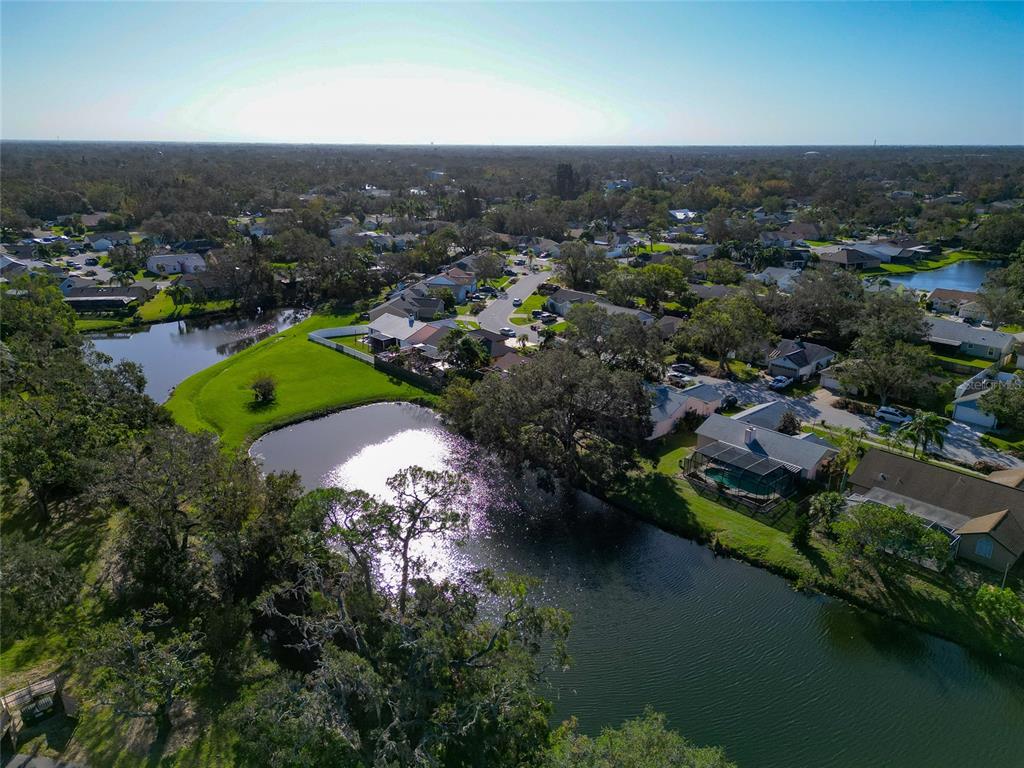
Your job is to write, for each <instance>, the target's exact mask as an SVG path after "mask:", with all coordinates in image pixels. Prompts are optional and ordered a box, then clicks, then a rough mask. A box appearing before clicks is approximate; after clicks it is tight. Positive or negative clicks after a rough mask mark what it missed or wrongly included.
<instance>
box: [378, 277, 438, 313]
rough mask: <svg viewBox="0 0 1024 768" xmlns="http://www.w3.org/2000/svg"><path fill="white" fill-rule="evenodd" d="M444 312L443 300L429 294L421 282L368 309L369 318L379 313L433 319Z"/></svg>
mask: <svg viewBox="0 0 1024 768" xmlns="http://www.w3.org/2000/svg"><path fill="white" fill-rule="evenodd" d="M444 313H445V308H444V302H443V301H441V299H439V298H437V297H436V296H431V295H430V294H429V293H428V292H427V290H426V289H425V288H424V287H423V286H422V284H419V285H414V286H412V287H410V288H406V289H404V290H401V291H398V292H397V293H395V294H394V295H393V296H391V298H389V299H388V300H387V301H385V302H384V303H383V304H378V305H377V306H376V307H374V308H373V309H371V310H370V311H369V313H368V314H369V316H370V320H376V319H377V318H378V317H380V316H381V315H396V316H398V317H407V316H408V315H410V314H412V315H413V316H414V317H415V318H416V319H417V320H433V319H434V318H435V317H437V316H438V315H443V314H444Z"/></svg>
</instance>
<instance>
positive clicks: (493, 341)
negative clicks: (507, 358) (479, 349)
mask: <svg viewBox="0 0 1024 768" xmlns="http://www.w3.org/2000/svg"><path fill="white" fill-rule="evenodd" d="M466 335H467V336H471V337H472V338H474V339H476V340H477V341H479V342H480V343H481V344H483V345H484V349H486V350H487V354H488V355H490V356H491V357H501V356H502V355H506V354H508V352H509V348H508V344H506V343H505V342H507V341H508V337H507V336H502V335H501V334H500V333H495V332H494V331H488V330H487V329H486V328H474V329H473V330H471V331H468V332H467V333H466Z"/></svg>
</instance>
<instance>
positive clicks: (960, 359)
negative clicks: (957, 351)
mask: <svg viewBox="0 0 1024 768" xmlns="http://www.w3.org/2000/svg"><path fill="white" fill-rule="evenodd" d="M932 357H933V358H935V359H936V360H938V361H939V362H940V363H941V362H947V363H953V364H954V365H967V366H970V367H972V368H980V369H982V370H984V369H985V368H988V367H989V366H991V365H994V364H995V361H994V360H986V359H985V358H982V357H968V356H967V355H939V354H936V353H935V352H932Z"/></svg>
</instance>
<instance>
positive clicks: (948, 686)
mask: <svg viewBox="0 0 1024 768" xmlns="http://www.w3.org/2000/svg"><path fill="white" fill-rule="evenodd" d="M252 453H253V454H254V455H255V456H257V457H259V458H260V459H261V460H262V461H263V464H264V468H265V469H266V470H268V471H277V470H290V469H295V470H298V471H299V472H300V474H301V475H302V477H303V480H304V482H305V483H306V485H307V486H308V487H315V486H317V485H322V484H329V485H342V486H347V487H356V488H361V489H363V490H366V491H369V492H371V493H377V494H381V493H382V492H383V491H384V488H385V487H384V481H385V480H386V478H387V477H388V476H389V475H391V474H393V473H394V472H395V471H397V470H399V469H401V468H403V467H406V466H409V465H412V464H420V465H422V466H425V467H427V468H430V469H441V468H453V469H458V470H460V471H467V472H469V473H470V476H471V478H472V483H473V487H474V498H475V499H476V501H475V502H474V503H473V504H472V506H471V509H470V512H471V519H472V523H471V532H470V535H469V537H468V540H467V541H466V542H465V543H464V544H463V545H462V546H456V545H454V544H451V543H447V542H441V543H438V544H436V545H435V546H434V547H433V548H432V550H431V551H432V552H433V554H434V556H435V561H436V562H435V566H434V567H435V571H436V572H437V573H444V572H453V571H459V570H463V569H469V568H475V567H489V568H492V569H494V570H496V571H499V572H508V571H513V572H517V573H522V574H526V575H529V576H533V577H535V578H537V579H538V580H539V582H540V587H539V590H538V595H539V599H540V600H542V601H545V602H547V603H549V604H553V605H557V606H559V607H562V608H565V609H567V610H569V611H571V612H572V614H573V616H574V625H573V630H572V633H571V635H570V643H569V645H570V652H571V653H572V655H573V658H574V664H573V666H572V668H571V669H570V670H569V671H568V672H566V673H559V674H556V675H554V676H552V677H551V678H550V690H548V691H547V695H548V696H549V697H550V698H551V699H552V700H553V701H554V702H555V705H556V716H557V718H558V719H559V720H561V719H564V718H566V717H568V716H569V715H576V716H577V717H578V718H579V720H580V723H581V727H582V728H583V729H584V730H585V731H588V732H596V731H597V730H599V729H600V728H601V727H602V726H604V725H615V724H618V723H620V722H621V721H622V720H623V719H625V718H629V717H633V716H636V715H638V714H640V713H641V712H642V711H643V709H644V707H645V706H648V705H650V706H652V707H654V708H655V709H657V710H660V711H662V712H665V713H666V715H667V716H668V718H669V721H670V723H671V725H672V727H674V728H677V729H679V730H680V731H681V732H683V733H684V734H686V735H687V736H688V737H689V738H691V739H693V740H695V741H697V742H698V743H707V744H720V745H722V746H724V747H725V748H726V749H727V751H728V754H729V756H730V757H731V758H732V759H733V760H736V761H738V762H739V764H740V765H741V766H746V767H748V768H749V767H750V766H779V767H780V768H781V767H783V766H786V767H787V768H795V767H797V766H807V767H808V768H811V767H812V766H813V767H814V768H823V767H825V766H832V767H835V768H840V767H842V768H846V767H849V768H853V767H854V766H856V767H857V768H864V767H866V766H904V767H916V766H920V767H921V768H925V767H927V768H933V767H934V766H946V765H967V766H992V767H994V768H1001V767H1002V766H1006V768H1010V767H1011V766H1013V767H1015V768H1016V767H1018V766H1020V765H1022V764H1024V674H1022V672H1021V670H1019V669H1017V668H1014V667H1011V666H1008V665H1001V664H998V663H994V662H992V661H990V660H985V659H980V658H977V657H975V656H973V655H972V654H970V653H968V652H967V651H965V650H964V649H962V648H960V647H959V646H957V645H955V644H952V643H949V642H946V641H943V640H940V639H937V638H934V637H932V636H930V635H926V634H923V633H920V632H917V631H914V630H912V629H909V628H907V627H905V626H903V625H900V624H898V623H896V622H893V621H888V620H885V619H882V618H880V617H877V616H874V615H871V614H868V613H865V612H863V611H859V610H856V609H854V608H852V607H851V606H848V605H846V604H845V603H842V602H840V601H836V600H832V599H829V598H825V597H821V596H813V595H805V594H801V593H799V592H796V591H794V590H793V589H792V588H791V587H790V585H789V584H788V583H787V582H786V581H785V580H783V579H781V578H778V577H776V576H774V575H772V574H770V573H768V572H766V571H763V570H760V569H757V568H753V567H751V566H748V565H746V564H743V563H740V562H736V561H733V560H728V559H723V558H716V557H715V556H714V555H713V554H712V553H711V552H710V551H709V550H708V549H707V548H705V547H702V546H700V545H697V544H694V543H693V542H690V541H687V540H685V539H681V538H679V537H676V536H672V535H669V534H667V533H664V532H663V531H661V530H659V529H657V528H654V527H652V526H650V525H647V524H644V523H640V522H637V521H635V520H633V519H631V518H629V517H627V516H625V515H622V514H619V513H617V512H614V511H611V510H601V509H597V510H592V511H589V512H585V511H580V512H575V513H573V514H572V515H568V514H567V513H565V512H563V511H560V510H553V511H552V510H545V509H542V507H543V506H545V505H540V504H538V505H535V506H534V505H531V509H530V510H528V511H527V510H524V509H523V508H522V506H521V505H520V504H518V503H517V502H516V501H515V500H514V499H512V498H510V496H511V494H510V492H509V491H508V487H509V484H508V483H507V482H506V480H505V476H504V473H503V471H502V468H501V467H498V466H495V464H494V461H493V459H489V458H488V457H485V456H483V455H482V454H481V452H480V450H479V449H477V448H475V447H474V446H472V444H470V443H468V442H467V441H465V440H463V439H462V438H460V437H457V436H454V435H452V434H450V433H448V432H447V431H446V430H444V429H443V428H442V427H441V425H440V423H439V422H438V420H437V418H436V416H435V415H434V414H433V413H432V412H431V411H429V410H426V409H423V408H419V407H417V406H413V405H409V404H383V405H372V406H366V407H362V408H356V409H353V410H349V411H344V412H341V413H337V414H334V415H332V416H328V417H325V418H322V419H319V420H316V421H309V422H305V423H303V424H299V425H296V426H293V427H289V428H286V429H283V430H280V431H277V432H274V433H271V434H269V435H266V436H265V437H263V438H262V439H261V440H259V441H257V442H256V443H255V444H254V446H253V449H252Z"/></svg>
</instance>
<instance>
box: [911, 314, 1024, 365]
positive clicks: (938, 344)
mask: <svg viewBox="0 0 1024 768" xmlns="http://www.w3.org/2000/svg"><path fill="white" fill-rule="evenodd" d="M927 322H928V332H927V335H926V336H925V340H926V341H927V342H928V343H929V344H931V345H932V346H933V347H935V348H936V349H937V350H938V351H940V352H946V353H949V352H953V353H955V354H961V355H966V356H968V357H980V358H982V359H984V360H992V361H995V362H998V363H1002V362H1003V361H1004V360H1006V358H1008V357H1009V356H1010V353H1011V352H1012V351H1013V348H1014V346H1015V345H1016V343H1017V339H1016V337H1014V335H1013V334H1010V333H1003V332H1001V331H995V330H992V329H991V328H982V327H976V326H973V325H971V324H970V323H963V322H958V321H956V320H947V319H945V318H941V317H929V318H928V320H927Z"/></svg>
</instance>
